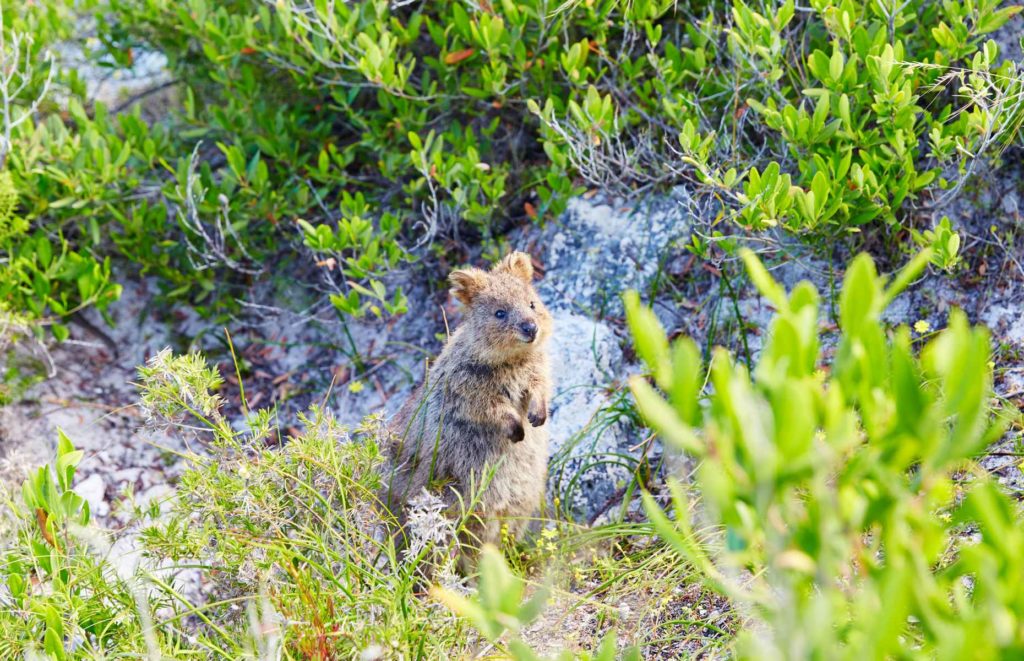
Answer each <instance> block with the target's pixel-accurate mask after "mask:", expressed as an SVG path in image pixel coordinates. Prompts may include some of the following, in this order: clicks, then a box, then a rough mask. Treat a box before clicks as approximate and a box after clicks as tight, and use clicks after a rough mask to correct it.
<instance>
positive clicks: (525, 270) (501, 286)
mask: <svg viewBox="0 0 1024 661" xmlns="http://www.w3.org/2000/svg"><path fill="white" fill-rule="evenodd" d="M448 279H449V281H450V282H451V284H452V295H454V296H455V298H457V299H459V301H461V302H462V304H463V305H465V307H466V311H465V319H464V321H463V326H467V327H470V328H472V331H473V334H474V335H476V336H478V338H479V339H480V340H482V342H483V344H484V346H485V347H486V349H487V351H488V353H491V354H492V355H494V356H495V357H496V358H500V357H503V356H510V355H515V354H521V353H526V352H529V351H534V350H536V349H537V348H539V347H542V346H543V345H544V342H545V340H547V339H548V337H549V336H550V335H551V313H550V312H548V310H547V308H545V307H544V304H543V303H542V302H541V300H540V297H539V296H537V292H536V291H535V290H534V289H533V264H532V263H531V261H530V256H529V255H527V254H526V253H523V252H513V253H510V254H509V255H508V256H507V257H505V258H504V259H502V260H501V261H500V262H498V263H497V264H495V265H494V267H493V268H491V270H490V271H484V270H481V269H477V268H469V269H460V270H458V271H453V272H452V274H451V275H450V276H448Z"/></svg>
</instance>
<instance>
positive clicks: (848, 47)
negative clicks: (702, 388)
mask: <svg viewBox="0 0 1024 661" xmlns="http://www.w3.org/2000/svg"><path fill="white" fill-rule="evenodd" d="M5 9H6V13H5V21H4V34H5V35H7V41H6V43H5V48H4V53H5V55H4V57H5V58H7V59H6V61H11V58H14V57H19V58H20V59H19V62H20V63H21V65H22V68H19V69H18V70H17V71H16V72H15V73H14V79H12V80H10V81H9V82H8V85H7V87H8V88H9V89H11V90H13V89H14V87H17V86H19V85H20V83H19V82H18V81H19V80H23V81H25V82H26V86H25V89H24V90H22V91H21V93H20V94H19V95H13V96H10V98H8V99H7V101H6V104H7V107H8V109H9V110H11V111H12V114H11V115H10V116H9V117H8V119H9V120H11V119H13V121H14V123H17V124H19V126H17V127H15V128H13V129H12V128H11V127H8V130H7V132H6V133H5V136H6V139H8V140H9V142H10V144H8V145H7V146H6V148H5V149H6V150H7V151H8V152H9V158H8V159H7V170H8V171H9V172H10V177H11V179H10V181H11V183H12V185H13V188H14V190H15V191H16V194H17V198H18V203H17V210H16V212H15V213H16V215H15V217H17V218H19V219H20V221H19V224H18V225H17V226H15V225H11V224H6V225H4V227H5V228H6V229H5V230H4V232H3V234H4V236H5V247H6V250H7V251H8V253H9V254H11V255H17V257H16V258H13V257H12V260H11V264H10V265H9V266H8V268H7V272H6V273H5V277H4V278H3V280H4V283H5V285H6V286H5V289H4V295H5V296H6V297H7V299H8V304H9V305H10V306H11V309H12V310H14V311H16V312H21V311H26V312H31V314H32V315H33V316H36V317H45V318H46V319H47V325H48V326H50V327H51V328H52V329H53V330H54V333H55V334H56V335H57V337H58V338H60V337H63V336H65V335H66V334H67V333H66V329H65V328H64V322H65V321H66V318H67V316H68V315H69V314H70V313H71V311H73V310H79V309H82V308H83V307H84V306H90V305H95V306H98V307H99V308H100V309H101V310H102V308H103V306H104V305H105V304H107V303H109V301H110V299H111V298H113V297H115V296H116V295H117V290H116V286H115V284H114V283H113V282H112V280H111V275H110V266H109V264H107V262H106V261H105V260H106V257H108V256H113V255H118V256H120V257H121V258H123V259H125V260H126V261H127V263H128V264H131V265H134V268H140V269H141V270H142V271H143V272H149V273H154V274H157V275H159V276H160V279H161V282H162V283H163V286H164V291H165V293H166V294H167V295H170V296H173V297H180V298H185V299H187V300H189V301H191V302H192V303H193V304H195V305H198V306H199V309H200V311H204V312H215V311H216V310H217V309H218V307H219V306H220V305H224V304H226V305H229V306H230V305H233V304H236V303H234V302H235V301H236V299H237V297H236V296H225V297H218V296H217V294H221V293H224V292H231V293H238V292H239V288H240V287H244V286H247V285H248V284H250V283H251V282H252V281H253V279H254V278H267V277H273V275H272V274H273V273H274V272H282V270H281V268H280V267H281V266H284V265H289V266H290V267H291V268H290V269H289V271H290V272H300V273H303V274H304V275H303V277H310V276H312V277H316V274H319V276H321V277H322V278H323V280H324V281H325V283H326V285H327V287H328V289H329V291H330V293H331V301H332V302H333V303H334V306H335V307H336V309H337V310H338V312H339V313H340V314H343V315H355V316H362V315H366V314H374V315H378V316H387V315H393V314H399V313H401V312H402V311H404V310H405V309H406V303H405V299H404V294H403V293H402V291H401V290H400V288H398V287H396V286H395V285H394V283H391V282H390V280H389V274H390V273H393V272H394V270H395V269H396V268H400V267H401V266H402V265H403V264H406V263H408V262H409V261H410V260H413V259H416V258H418V257H420V256H423V255H426V254H429V253H431V252H433V253H434V254H436V255H438V256H440V257H442V258H445V259H448V258H454V259H455V260H456V261H461V259H463V258H464V257H463V255H464V253H463V252H462V251H461V249H460V246H462V245H464V244H462V243H461V242H463V241H466V240H469V241H470V242H472V243H477V242H482V243H483V244H484V246H485V248H486V247H488V246H494V245H495V244H496V243H498V242H500V241H501V237H502V236H503V235H504V233H505V231H506V230H508V229H509V228H511V227H513V226H515V225H517V224H522V223H529V222H534V221H537V222H543V220H544V219H550V218H552V217H554V216H556V215H557V214H558V213H559V212H560V210H561V209H562V208H564V205H565V203H566V200H567V198H568V197H569V196H571V195H572V194H574V193H576V192H578V191H579V190H580V188H579V184H580V183H587V184H590V185H600V186H604V187H606V188H610V189H612V190H613V191H618V192H623V193H630V192H632V191H634V190H637V189H649V188H651V187H657V186H667V185H670V184H673V183H677V182H680V181H686V180H690V181H696V182H699V183H701V184H704V185H710V186H712V187H713V188H714V189H717V190H716V193H718V194H723V193H724V199H725V200H727V201H728V203H729V206H730V207H731V210H730V212H729V217H731V218H734V219H735V220H736V221H737V222H738V223H739V224H740V225H742V226H743V227H746V228H749V229H753V230H759V229H764V228H766V227H771V226H773V225H779V224H781V225H782V226H785V227H787V228H789V229H791V230H794V231H797V232H799V233H800V234H801V235H812V236H816V235H819V234H821V233H827V234H834V233H845V232H847V231H852V230H857V229H858V228H860V227H862V226H864V225H865V224H867V223H870V222H873V221H876V220H880V221H884V222H885V223H888V224H906V221H907V218H908V216H907V212H908V209H909V207H908V203H909V202H911V201H913V204H914V205H918V204H922V203H925V202H927V201H928V199H929V198H933V197H934V196H935V195H936V193H937V191H940V190H941V189H943V188H948V187H951V186H952V187H955V186H956V183H955V182H956V181H958V180H960V179H962V178H963V177H964V176H966V175H967V174H968V173H969V171H970V169H971V167H972V166H971V163H972V162H973V159H974V158H976V157H978V156H979V155H981V154H983V153H997V152H998V150H999V149H1001V148H1002V146H1003V145H1005V144H1006V143H1007V141H1009V140H1011V139H1013V136H1015V135H1016V134H1017V132H1018V129H1019V127H1020V123H1021V118H1022V115H1021V113H1020V112H1019V110H1017V109H1018V108H1019V106H1020V104H1019V100H1020V95H1021V84H1020V80H1019V75H1018V72H1017V71H1016V70H1015V68H1014V65H1013V63H1010V62H1003V63H1001V64H1000V63H999V59H998V49H997V47H996V45H995V43H994V42H991V41H985V38H986V35H989V34H991V33H992V32H993V31H995V30H997V29H998V28H999V27H1000V26H1002V25H1004V24H1005V23H1006V21H1007V20H1008V19H1009V18H1010V17H1012V15H1013V14H1014V13H1015V12H1016V11H1017V10H1018V8H1017V7H1012V6H1008V7H1003V6H1001V5H1000V3H999V2H998V1H997V0H985V1H984V2H947V3H942V4H938V5H937V4H935V3H928V2H924V1H923V0H912V1H910V2H905V3H902V4H901V5H899V6H897V5H895V4H891V3H890V4H885V3H881V4H879V3H877V2H873V1H872V2H868V1H867V0H864V1H854V0H842V1H841V2H837V1H833V0H818V1H816V2H813V3H811V5H810V6H809V7H808V8H807V11H802V12H797V11H795V5H794V4H793V3H792V2H784V3H781V4H779V5H777V6H771V7H768V6H765V7H756V6H751V5H747V4H746V3H744V2H742V1H741V0H736V1H734V2H726V3H698V4H697V5H680V4H678V3H674V2H671V1H670V0H642V1H640V0H638V1H636V2H629V3H620V2H616V1H615V0H603V1H600V2H569V3H563V4H561V5H555V4H551V3H549V2H547V0H530V1H528V2H509V1H503V2H495V3H488V2H485V3H481V4H470V5H464V4H462V3H440V4H439V3H389V2H386V1H385V0H372V1H368V2H361V3H355V4H352V3H344V2H313V3H307V2H297V1H296V0H286V1H283V2H273V3H271V2H260V1H258V0H232V1H231V2H226V3H225V2H217V3H212V2H208V1H207V0H190V2H188V3H184V4H183V3H180V2H175V1H172V0H90V2H87V3H77V4H75V5H74V6H68V5H66V3H62V2H57V1H55V0H47V1H45V2H38V3H8V4H7V5H5ZM912 22H913V24H916V25H920V26H922V29H918V30H913V31H909V30H907V29H906V28H907V27H908V26H909V25H911V24H912ZM75 26H82V27H87V28H88V29H90V30H93V33H94V34H95V39H93V40H87V41H85V42H84V43H82V44H79V46H80V47H81V48H82V50H83V56H84V59H85V60H86V61H87V62H88V63H90V64H91V65H92V66H95V67H99V68H109V69H118V68H125V67H129V66H131V65H132V64H133V63H134V61H135V58H136V55H137V54H139V53H146V52H157V53H160V54H162V55H163V56H165V57H166V58H167V62H168V68H169V70H170V75H171V76H172V77H173V81H172V82H176V86H175V89H176V90H177V92H176V94H177V98H178V99H179V101H180V103H181V111H180V112H172V113H170V114H169V115H168V117H166V118H165V119H164V120H162V121H160V122H157V123H155V124H152V125H148V124H147V123H146V122H145V121H143V119H142V116H141V114H140V113H139V112H138V111H137V110H135V111H130V112H123V111H122V112H119V113H117V116H116V117H115V116H113V114H112V113H111V112H109V111H108V110H107V109H105V108H104V107H103V106H102V105H101V104H98V103H89V102H88V101H87V99H86V97H85V87H86V86H85V83H84V82H83V80H82V77H81V75H79V74H78V72H76V71H74V70H63V69H62V70H56V69H55V68H54V67H55V65H54V64H53V63H51V62H50V61H49V60H47V58H46V57H44V53H45V49H46V48H64V47H65V46H66V44H67V43H68V42H69V41H70V40H71V37H72V34H73V33H74V31H75ZM17 35H21V37H22V41H21V42H19V43H15V41H14V39H15V37H16V36H17ZM26 35H32V36H33V37H35V39H34V40H33V41H32V42H31V43H29V42H28V40H27V37H26ZM19 48H20V50H21V51H24V52H22V53H20V55H19V53H18V52H15V51H17V50H18V49H19ZM12 49H13V50H12ZM16 79H17V80H16ZM48 82H49V83H52V84H51V85H48V84H47V83H48ZM48 87H49V88H50V95H49V97H46V95H45V94H44V92H45V91H46V89H47V88H48ZM47 98H48V99H49V100H48V101H47ZM748 109H749V110H750V112H748ZM299 221H301V222H299ZM12 228H13V229H12ZM14 229H16V230H17V231H16V232H15V231H13V230H14ZM945 234H946V233H931V234H929V233H928V232H926V231H921V232H919V233H918V238H919V239H920V240H921V241H922V242H925V243H928V244H929V245H931V244H933V243H935V242H937V241H941V242H942V244H941V245H938V244H937V243H936V244H935V245H936V248H937V250H936V255H940V254H941V253H943V252H945V253H947V254H948V253H950V252H951V251H952V252H953V255H952V256H951V257H949V258H948V259H939V258H938V257H937V262H936V263H938V264H940V265H943V266H947V267H949V266H951V265H952V264H954V263H955V242H954V241H951V240H949V237H948V236H945ZM43 235H45V239H44V238H42V237H43ZM452 239H454V240H456V243H455V244H452V243H451V242H450V240H452ZM453 248H454V250H453ZM50 255H53V256H56V255H60V256H62V257H63V259H55V258H53V257H49V256H50ZM14 262H17V264H14ZM270 265H274V266H275V268H273V269H271V268H269V266H270Z"/></svg>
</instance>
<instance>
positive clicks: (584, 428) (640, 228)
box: [538, 190, 691, 520]
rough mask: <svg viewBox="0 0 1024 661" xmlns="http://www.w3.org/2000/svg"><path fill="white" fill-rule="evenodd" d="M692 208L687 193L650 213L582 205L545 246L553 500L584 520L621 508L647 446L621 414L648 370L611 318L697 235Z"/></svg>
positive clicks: (653, 203)
mask: <svg viewBox="0 0 1024 661" xmlns="http://www.w3.org/2000/svg"><path fill="white" fill-rule="evenodd" d="M687 202H688V198H687V197H686V196H685V194H684V193H683V192H682V191H681V190H679V191H676V192H675V194H674V195H673V196H671V197H664V198H653V199H649V200H647V201H646V202H645V204H644V205H642V206H625V205H623V204H618V203H614V204H609V203H606V202H605V201H603V200H597V199H595V200H593V201H588V200H585V199H582V198H575V199H573V200H571V201H570V203H569V208H568V210H567V212H566V213H565V215H564V216H563V217H562V219H560V221H559V222H558V223H557V224H556V225H555V226H554V227H551V228H549V229H547V230H545V231H544V232H543V233H542V235H541V237H540V240H539V241H538V243H539V244H540V245H547V246H548V250H547V252H546V253H545V254H544V256H543V260H542V261H543V263H544V266H545V275H544V278H543V280H542V281H541V282H540V284H539V285H538V290H539V293H540V295H541V297H542V298H543V299H544V301H545V304H546V305H547V306H548V307H549V308H550V309H551V311H552V315H553V317H554V326H555V332H554V336H553V339H552V344H551V358H552V371H553V375H554V381H555V384H554V385H555V395H554V398H553V400H552V402H551V417H550V419H549V422H548V424H549V425H550V432H551V463H550V470H549V488H548V494H549V497H550V498H552V499H554V498H558V499H559V500H560V503H561V506H562V508H563V509H564V510H565V511H567V512H569V513H571V514H573V515H575V516H577V517H580V518H583V519H586V520H589V519H592V518H593V517H595V516H597V515H599V514H600V513H601V512H603V511H604V510H606V509H608V508H609V507H611V506H613V505H614V504H615V501H616V498H618V497H619V496H620V494H621V488H622V487H623V486H624V485H625V484H626V483H627V482H628V481H629V480H630V479H631V473H632V470H631V466H630V465H631V463H633V462H634V460H635V459H636V458H638V454H637V451H636V450H635V449H633V448H634V447H635V446H637V444H638V443H639V442H640V440H641V439H640V438H638V436H637V434H636V432H635V430H634V429H633V428H632V426H631V425H630V424H629V421H628V419H627V418H626V415H625V413H626V407H621V406H617V405H618V404H620V403H621V402H623V398H625V397H628V395H627V394H626V393H625V392H624V391H623V388H622V386H623V384H624V383H625V379H626V378H627V376H628V375H629V374H630V373H632V372H636V371H637V370H638V368H637V367H636V366H635V365H630V364H628V362H627V361H626V360H625V358H624V356H623V352H622V348H621V346H620V341H619V338H618V337H617V336H616V334H615V332H614V330H613V328H612V327H611V326H610V325H609V324H608V323H607V322H606V321H604V320H603V318H605V317H607V316H620V315H621V314H622V303H621V293H622V292H623V291H625V290H627V289H630V288H633V289H638V290H641V291H643V290H646V289H647V288H648V286H649V285H650V283H651V280H652V278H654V277H655V276H656V275H657V274H658V272H659V269H660V265H661V264H662V262H663V258H664V256H665V254H666V253H667V251H668V249H669V248H670V247H671V246H673V245H674V244H675V243H676V242H678V241H680V240H682V239H685V238H687V237H688V236H689V231H690V227H691V223H690V218H689V216H688V213H687V209H688V208H689V207H688V204H686V203H687ZM630 457H632V458H633V459H630Z"/></svg>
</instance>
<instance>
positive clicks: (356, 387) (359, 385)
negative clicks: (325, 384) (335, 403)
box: [348, 381, 366, 394]
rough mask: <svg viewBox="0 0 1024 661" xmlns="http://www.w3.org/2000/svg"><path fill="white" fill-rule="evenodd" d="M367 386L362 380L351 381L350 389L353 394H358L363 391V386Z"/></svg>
mask: <svg viewBox="0 0 1024 661" xmlns="http://www.w3.org/2000/svg"><path fill="white" fill-rule="evenodd" d="M365 387H366V386H364V385H363V382H362V381H349V384H348V391H349V392H350V393H352V394H358V393H361V392H363V388H365Z"/></svg>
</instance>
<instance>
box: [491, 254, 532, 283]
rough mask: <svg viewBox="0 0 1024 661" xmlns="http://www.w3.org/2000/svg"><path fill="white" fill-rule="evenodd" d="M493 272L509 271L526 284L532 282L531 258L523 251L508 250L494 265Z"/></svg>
mask: <svg viewBox="0 0 1024 661" xmlns="http://www.w3.org/2000/svg"><path fill="white" fill-rule="evenodd" d="M491 271H493V272H494V273H502V272H504V273H511V274H512V275H514V276H516V277H517V278H519V279H520V280H522V281H523V282H526V283H527V284H529V283H531V282H533V259H531V258H530V256H529V255H528V254H526V253H525V252H518V251H517V252H510V253H509V254H508V256H506V257H505V259H503V260H501V261H500V262H498V263H497V264H495V265H494V268H493V269H491Z"/></svg>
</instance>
